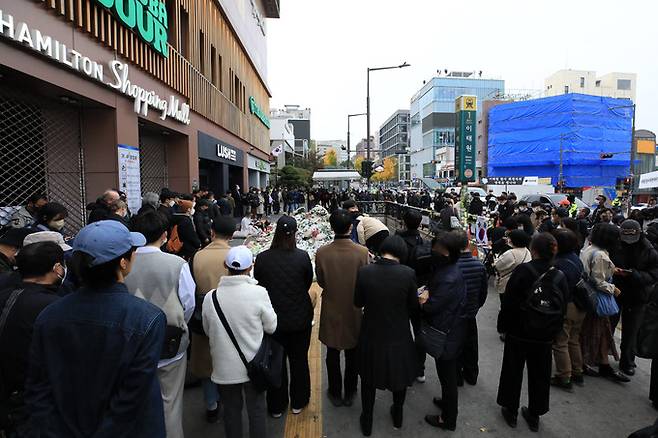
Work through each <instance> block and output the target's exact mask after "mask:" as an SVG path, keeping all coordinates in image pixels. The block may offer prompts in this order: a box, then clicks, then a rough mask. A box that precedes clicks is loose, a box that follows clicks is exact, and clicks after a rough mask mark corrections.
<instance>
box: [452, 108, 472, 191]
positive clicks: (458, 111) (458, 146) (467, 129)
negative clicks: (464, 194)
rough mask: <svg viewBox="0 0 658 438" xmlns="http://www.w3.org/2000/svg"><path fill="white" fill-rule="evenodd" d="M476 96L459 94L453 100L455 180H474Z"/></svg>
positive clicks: (465, 181) (464, 181)
mask: <svg viewBox="0 0 658 438" xmlns="http://www.w3.org/2000/svg"><path fill="white" fill-rule="evenodd" d="M476 111H477V98H476V97H475V96H459V97H458V98H457V99H456V100H455V175H456V178H457V181H459V182H461V183H467V182H470V181H475V175H476V167H475V161H476V158H477V154H476V152H475V139H476V136H475V127H476V122H475V119H476V113H475V112H476Z"/></svg>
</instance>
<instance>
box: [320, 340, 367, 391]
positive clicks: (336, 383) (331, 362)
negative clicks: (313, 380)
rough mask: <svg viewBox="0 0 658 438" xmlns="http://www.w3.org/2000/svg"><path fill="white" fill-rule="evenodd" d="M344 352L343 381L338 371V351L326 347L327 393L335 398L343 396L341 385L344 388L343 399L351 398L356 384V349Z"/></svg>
mask: <svg viewBox="0 0 658 438" xmlns="http://www.w3.org/2000/svg"><path fill="white" fill-rule="evenodd" d="M344 351H345V379H344V381H343V376H342V373H341V371H340V350H336V349H334V348H329V347H327V359H326V361H325V363H326V365H327V380H328V381H329V388H328V390H329V393H330V394H331V395H332V396H334V397H337V398H341V396H342V394H343V391H342V389H343V385H344V388H345V397H350V396H353V395H354V394H355V393H356V387H357V382H358V377H359V376H358V373H357V363H356V348H354V349H351V350H344Z"/></svg>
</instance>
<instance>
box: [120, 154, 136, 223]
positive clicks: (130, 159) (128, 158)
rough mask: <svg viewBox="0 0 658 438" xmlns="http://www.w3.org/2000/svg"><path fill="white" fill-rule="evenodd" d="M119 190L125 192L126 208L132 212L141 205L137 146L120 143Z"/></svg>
mask: <svg viewBox="0 0 658 438" xmlns="http://www.w3.org/2000/svg"><path fill="white" fill-rule="evenodd" d="M118 155H119V190H121V191H122V192H124V193H125V194H126V197H127V200H128V208H129V209H130V212H131V213H133V214H137V210H139V209H140V207H141V206H142V184H141V176H140V172H139V148H136V147H134V146H126V145H123V144H120V145H119V146H118Z"/></svg>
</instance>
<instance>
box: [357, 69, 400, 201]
mask: <svg viewBox="0 0 658 438" xmlns="http://www.w3.org/2000/svg"><path fill="white" fill-rule="evenodd" d="M404 67H411V65H410V64H407V63H406V62H404V63H402V64H400V65H392V66H390V67H368V74H367V79H366V119H367V121H366V125H367V127H366V159H367V160H368V161H370V72H371V71H378V70H392V69H394V68H404ZM367 181H368V189H370V177H368V180H367Z"/></svg>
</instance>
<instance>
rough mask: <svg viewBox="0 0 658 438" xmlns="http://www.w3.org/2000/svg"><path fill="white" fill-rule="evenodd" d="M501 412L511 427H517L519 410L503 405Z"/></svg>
mask: <svg viewBox="0 0 658 438" xmlns="http://www.w3.org/2000/svg"><path fill="white" fill-rule="evenodd" d="M500 412H501V414H503V418H504V419H505V423H507V425H508V426H509V427H512V428H514V427H516V419H517V417H518V415H519V413H518V411H513V410H511V409H509V408H505V407H503V408H500Z"/></svg>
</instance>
